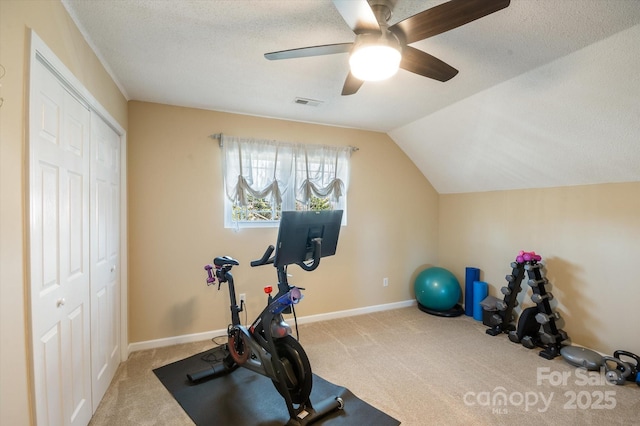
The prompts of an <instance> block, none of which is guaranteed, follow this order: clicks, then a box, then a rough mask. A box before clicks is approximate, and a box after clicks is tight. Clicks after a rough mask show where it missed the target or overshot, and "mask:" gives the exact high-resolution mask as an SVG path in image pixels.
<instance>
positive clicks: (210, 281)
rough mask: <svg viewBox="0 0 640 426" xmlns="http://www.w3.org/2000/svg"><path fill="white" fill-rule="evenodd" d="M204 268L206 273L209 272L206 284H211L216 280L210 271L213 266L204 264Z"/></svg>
mask: <svg viewBox="0 0 640 426" xmlns="http://www.w3.org/2000/svg"><path fill="white" fill-rule="evenodd" d="M204 269H205V270H206V271H207V274H209V276H208V277H207V285H211V284H213V283H215V282H216V277H214V276H213V273H212V272H211V270H212V269H213V266H211V265H206V266H205V267H204Z"/></svg>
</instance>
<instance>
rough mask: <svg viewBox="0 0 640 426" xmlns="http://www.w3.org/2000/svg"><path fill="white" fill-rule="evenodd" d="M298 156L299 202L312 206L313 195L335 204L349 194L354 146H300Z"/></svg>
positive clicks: (297, 189) (296, 180) (296, 184)
mask: <svg viewBox="0 0 640 426" xmlns="http://www.w3.org/2000/svg"><path fill="white" fill-rule="evenodd" d="M295 155H296V176H295V187H296V200H298V201H299V202H301V203H302V204H305V205H308V204H309V202H310V201H311V198H312V197H313V196H316V197H318V198H327V197H329V198H330V200H331V201H332V202H334V203H337V202H339V201H340V200H341V197H343V196H345V195H346V194H347V188H348V187H349V159H350V157H351V147H339V146H324V145H298V146H297V147H296V150H295Z"/></svg>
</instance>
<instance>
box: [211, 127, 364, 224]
mask: <svg viewBox="0 0 640 426" xmlns="http://www.w3.org/2000/svg"><path fill="white" fill-rule="evenodd" d="M221 144H222V149H223V156H222V161H223V170H224V187H225V205H224V209H225V227H226V228H242V227H264V226H278V224H279V220H280V215H281V213H282V211H284V210H332V209H341V210H344V211H345V214H344V215H343V225H345V224H346V208H347V199H346V198H347V197H346V194H347V188H348V184H349V159H350V156H351V151H352V148H351V147H334V146H318V145H304V144H291V143H286V142H275V141H265V140H256V139H243V138H234V137H229V136H225V135H222V136H221Z"/></svg>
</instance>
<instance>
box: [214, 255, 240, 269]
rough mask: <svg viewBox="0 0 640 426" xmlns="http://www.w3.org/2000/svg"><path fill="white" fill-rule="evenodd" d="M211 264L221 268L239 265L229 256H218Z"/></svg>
mask: <svg viewBox="0 0 640 426" xmlns="http://www.w3.org/2000/svg"><path fill="white" fill-rule="evenodd" d="M213 264H214V265H216V266H218V267H222V266H233V265H239V264H240V263H239V262H238V261H237V260H235V259H234V258H232V257H229V256H218V257H216V258H215V259H213Z"/></svg>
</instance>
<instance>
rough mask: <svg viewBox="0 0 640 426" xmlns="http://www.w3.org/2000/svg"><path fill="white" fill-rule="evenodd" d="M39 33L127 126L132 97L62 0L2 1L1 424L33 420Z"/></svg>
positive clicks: (17, 423)
mask: <svg viewBox="0 0 640 426" xmlns="http://www.w3.org/2000/svg"><path fill="white" fill-rule="evenodd" d="M30 29H34V30H35V31H36V33H37V34H38V35H39V36H40V37H41V38H42V39H43V40H44V42H45V43H46V44H47V45H48V46H49V47H50V48H51V50H53V52H54V53H55V54H56V55H57V56H58V58H60V60H62V62H63V63H64V64H65V65H66V66H67V67H68V68H69V69H70V70H71V71H72V72H73V73H74V75H75V76H76V77H77V78H78V79H79V80H80V81H81V82H82V83H83V84H84V85H85V87H86V88H87V89H89V91H90V92H91V93H92V94H93V95H94V97H95V98H96V99H97V100H98V101H99V102H100V103H101V104H102V105H103V106H104V107H105V108H106V109H107V110H108V111H109V113H110V114H111V115H112V116H113V117H114V118H115V119H116V120H118V122H119V123H120V125H121V126H122V127H123V128H125V129H126V127H127V104H126V100H125V99H124V97H123V96H122V94H121V93H120V91H119V90H118V89H117V87H116V85H115V84H114V83H113V81H112V80H111V79H110V78H109V76H108V75H107V73H106V72H105V70H104V69H103V68H102V66H101V65H100V62H99V61H98V59H97V58H96V56H95V55H94V53H93V52H92V51H91V49H90V48H89V46H88V45H87V44H86V43H85V41H84V38H83V37H82V36H81V35H80V33H79V32H78V30H77V28H76V27H75V25H74V24H73V22H72V20H71V18H70V17H69V15H68V14H67V12H66V10H65V9H64V7H63V6H62V4H61V3H60V2H58V1H49V0H46V1H22V0H18V1H14V0H0V64H2V66H3V67H4V68H5V69H6V75H5V76H4V77H3V78H2V79H1V80H0V84H1V85H2V87H1V88H0V96H1V97H2V98H4V104H3V105H2V107H0V207H1V208H0V262H1V266H0V277H1V279H0V316H1V317H0V336H1V338H0V379H1V380H2V383H1V386H0V424H2V425H27V424H29V423H30V422H31V421H32V419H31V415H30V413H31V406H30V397H29V394H30V389H29V387H30V385H29V379H28V365H29V359H28V353H29V352H28V351H29V349H28V346H29V337H28V336H27V330H28V324H27V321H28V315H29V314H28V311H27V297H28V295H27V287H28V286H27V283H26V279H25V271H26V268H27V265H26V255H25V247H26V243H25V238H24V233H25V232H26V230H25V226H26V223H25V220H24V219H25V208H24V193H25V184H24V179H25V173H26V158H25V143H26V142H25V137H26V128H27V127H26V126H27V117H26V114H25V108H26V102H25V100H26V89H27V86H26V85H27V81H26V78H27V72H28V71H27V66H28V62H29V31H30Z"/></svg>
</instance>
